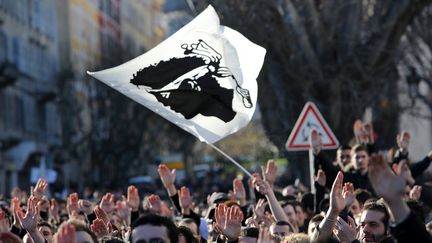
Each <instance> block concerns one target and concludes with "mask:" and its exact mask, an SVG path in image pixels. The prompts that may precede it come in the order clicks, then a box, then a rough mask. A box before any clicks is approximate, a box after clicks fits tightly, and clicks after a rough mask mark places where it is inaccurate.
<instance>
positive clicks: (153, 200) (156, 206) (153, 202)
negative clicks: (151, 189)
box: [147, 194, 162, 214]
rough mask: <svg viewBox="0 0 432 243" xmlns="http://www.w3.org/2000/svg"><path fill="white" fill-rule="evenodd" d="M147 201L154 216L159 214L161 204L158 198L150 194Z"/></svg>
mask: <svg viewBox="0 0 432 243" xmlns="http://www.w3.org/2000/svg"><path fill="white" fill-rule="evenodd" d="M147 199H148V202H149V204H150V208H149V209H150V211H151V212H152V213H154V214H160V213H161V209H162V202H161V200H160V198H159V196H158V195H155V194H152V195H150V196H149V197H148V198H147Z"/></svg>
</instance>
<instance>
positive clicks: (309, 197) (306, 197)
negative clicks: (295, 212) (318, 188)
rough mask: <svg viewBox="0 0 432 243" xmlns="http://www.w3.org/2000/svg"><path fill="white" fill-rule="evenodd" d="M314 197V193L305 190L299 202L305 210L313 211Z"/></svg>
mask: <svg viewBox="0 0 432 243" xmlns="http://www.w3.org/2000/svg"><path fill="white" fill-rule="evenodd" d="M314 200H315V198H314V195H313V194H312V193H310V192H306V193H305V194H303V196H302V197H301V199H300V203H301V205H302V207H303V208H304V209H306V210H305V211H306V212H313V211H314V209H315V202H314Z"/></svg>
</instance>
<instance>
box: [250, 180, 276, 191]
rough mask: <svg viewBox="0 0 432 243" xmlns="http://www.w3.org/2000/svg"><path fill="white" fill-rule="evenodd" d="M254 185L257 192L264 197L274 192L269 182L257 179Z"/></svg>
mask: <svg viewBox="0 0 432 243" xmlns="http://www.w3.org/2000/svg"><path fill="white" fill-rule="evenodd" d="M254 185H255V188H256V189H257V191H258V192H260V193H261V194H263V195H268V194H269V193H271V192H272V189H271V187H270V185H269V184H268V182H267V181H264V180H261V179H259V178H255V180H254Z"/></svg>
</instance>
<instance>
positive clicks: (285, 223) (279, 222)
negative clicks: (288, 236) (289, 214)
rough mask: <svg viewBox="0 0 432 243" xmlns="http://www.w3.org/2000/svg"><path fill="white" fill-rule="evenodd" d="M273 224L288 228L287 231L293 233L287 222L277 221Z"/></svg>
mask: <svg viewBox="0 0 432 243" xmlns="http://www.w3.org/2000/svg"><path fill="white" fill-rule="evenodd" d="M274 224H275V225H278V226H288V227H289V229H290V231H291V232H292V233H294V229H293V228H292V225H291V224H290V223H288V222H287V221H284V220H279V221H277V222H276V223H274Z"/></svg>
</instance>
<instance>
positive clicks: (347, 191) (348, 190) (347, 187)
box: [342, 182, 355, 207]
mask: <svg viewBox="0 0 432 243" xmlns="http://www.w3.org/2000/svg"><path fill="white" fill-rule="evenodd" d="M342 194H344V195H346V199H347V201H346V206H345V207H349V206H351V204H352V203H353V202H354V200H355V194H354V185H353V184H352V183H350V182H347V183H345V184H344V186H343V189H342Z"/></svg>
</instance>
